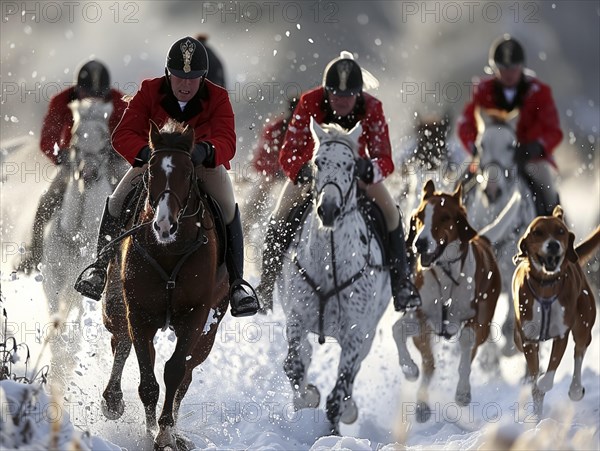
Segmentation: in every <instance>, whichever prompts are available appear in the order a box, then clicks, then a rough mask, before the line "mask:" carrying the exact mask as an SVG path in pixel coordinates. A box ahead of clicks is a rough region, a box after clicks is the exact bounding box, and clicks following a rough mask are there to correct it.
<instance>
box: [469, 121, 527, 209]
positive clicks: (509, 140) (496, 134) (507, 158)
mask: <svg viewBox="0 0 600 451" xmlns="http://www.w3.org/2000/svg"><path fill="white" fill-rule="evenodd" d="M517 117H518V111H516V110H513V111H512V112H509V113H506V112H499V111H496V110H488V111H479V112H478V130H479V134H478V138H477V142H476V145H477V148H478V152H479V155H480V160H479V163H480V167H481V179H479V181H480V183H481V184H482V185H481V187H482V189H483V192H484V193H485V195H486V197H487V199H488V201H489V202H490V203H496V202H499V201H500V200H501V199H508V197H509V195H510V193H511V192H512V190H513V189H514V186H515V184H516V179H517V176H518V174H517V170H516V165H515V163H514V161H515V150H516V146H517V138H516V132H515V123H516V119H517ZM507 196H508V197H507Z"/></svg>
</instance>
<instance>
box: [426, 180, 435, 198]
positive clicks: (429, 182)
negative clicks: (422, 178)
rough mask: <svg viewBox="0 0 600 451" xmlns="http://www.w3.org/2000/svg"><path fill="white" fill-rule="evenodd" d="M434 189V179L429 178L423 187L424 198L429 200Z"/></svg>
mask: <svg viewBox="0 0 600 451" xmlns="http://www.w3.org/2000/svg"><path fill="white" fill-rule="evenodd" d="M434 191H435V185H434V184H433V180H431V179H429V180H427V183H425V186H424V187H423V200H427V199H429V198H430V197H431V196H433V193H434Z"/></svg>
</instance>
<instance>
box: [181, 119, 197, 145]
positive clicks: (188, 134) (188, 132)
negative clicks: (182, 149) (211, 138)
mask: <svg viewBox="0 0 600 451" xmlns="http://www.w3.org/2000/svg"><path fill="white" fill-rule="evenodd" d="M181 136H183V137H184V138H185V139H186V140H188V141H189V142H190V148H192V147H193V144H194V141H195V133H194V129H193V127H190V126H189V124H188V125H186V126H185V128H184V129H183V132H182V133H181Z"/></svg>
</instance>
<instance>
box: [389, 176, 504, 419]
mask: <svg viewBox="0 0 600 451" xmlns="http://www.w3.org/2000/svg"><path fill="white" fill-rule="evenodd" d="M461 198H462V188H461V186H459V187H458V188H457V190H456V191H455V192H454V193H452V194H446V193H441V192H436V191H435V187H434V184H433V182H432V181H431V180H429V181H428V182H427V183H426V184H425V187H424V189H423V197H422V200H421V204H420V205H419V207H418V209H417V210H416V212H415V213H414V214H413V216H412V218H411V230H410V234H409V239H408V240H407V242H408V243H409V244H414V247H415V249H416V251H417V254H418V255H419V265H418V269H417V274H416V279H415V286H416V287H417V289H418V290H419V295H420V296H421V300H422V305H421V307H420V308H418V309H417V310H416V311H413V312H407V314H406V315H405V316H404V317H402V318H401V319H400V320H399V321H398V322H397V323H396V324H394V326H393V333H394V339H395V341H396V346H397V348H398V355H399V358H400V366H401V368H402V371H403V372H404V375H405V376H406V378H407V379H409V380H415V379H416V378H417V377H418V375H419V370H418V368H417V366H416V365H415V363H414V361H413V360H412V358H411V356H410V354H409V352H408V348H407V346H406V341H407V339H408V337H409V336H412V337H413V341H414V343H415V346H416V347H417V349H418V350H419V351H420V353H421V356H422V368H423V374H422V379H421V387H420V388H419V391H418V393H417V405H416V412H415V414H416V419H417V421H419V422H423V421H426V420H427V419H428V418H429V416H430V413H431V412H430V409H429V406H428V389H429V383H430V381H431V377H432V375H433V371H434V369H435V365H434V360H433V352H432V347H431V338H432V336H435V335H439V336H443V337H445V338H451V337H453V336H455V335H457V336H458V340H457V341H458V343H459V346H460V349H461V356H460V363H459V366H458V373H459V380H458V384H457V388H456V395H455V399H456V402H457V403H458V404H460V405H467V404H469V403H470V402H471V383H470V380H469V379H470V374H471V363H472V361H473V359H474V358H475V354H476V353H477V348H478V347H479V346H480V345H481V344H482V343H484V342H485V340H486V339H487V337H488V334H489V331H490V325H491V322H492V318H493V316H494V311H495V308H496V302H497V301H498V296H499V295H500V288H501V280H500V271H499V270H498V265H497V264H496V259H495V257H494V252H493V250H492V247H491V245H490V242H489V240H488V239H487V238H485V237H482V236H479V235H478V234H477V232H476V231H475V230H474V229H473V228H472V227H471V226H470V225H469V222H468V221H467V212H466V210H465V208H464V207H463V205H462V202H461Z"/></svg>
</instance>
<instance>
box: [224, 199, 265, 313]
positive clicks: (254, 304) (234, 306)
mask: <svg viewBox="0 0 600 451" xmlns="http://www.w3.org/2000/svg"><path fill="white" fill-rule="evenodd" d="M225 229H226V230H227V254H226V256H225V260H226V264H227V271H228V272H229V303H230V304H231V315H232V316H237V317H239V316H252V315H254V314H256V312H257V311H258V308H259V305H258V299H256V294H255V293H254V290H253V289H252V287H251V286H250V284H249V283H248V282H246V281H245V280H244V235H243V233H242V220H241V219H240V210H239V208H238V206H237V204H236V206H235V216H234V218H233V221H232V222H231V224H229V225H227V226H225ZM245 287H248V288H249V290H247V289H246V288H245Z"/></svg>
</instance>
